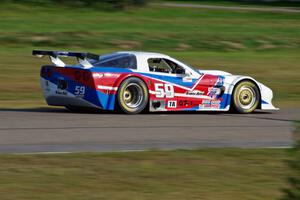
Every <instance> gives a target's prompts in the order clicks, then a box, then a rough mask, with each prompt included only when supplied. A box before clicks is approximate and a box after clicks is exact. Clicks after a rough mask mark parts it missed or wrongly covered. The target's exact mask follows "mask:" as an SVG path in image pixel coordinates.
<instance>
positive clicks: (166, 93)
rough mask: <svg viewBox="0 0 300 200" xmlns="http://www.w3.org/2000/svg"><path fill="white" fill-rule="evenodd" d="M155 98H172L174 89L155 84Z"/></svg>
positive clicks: (165, 85)
mask: <svg viewBox="0 0 300 200" xmlns="http://www.w3.org/2000/svg"><path fill="white" fill-rule="evenodd" d="M154 89H155V96H156V97H157V98H164V97H166V98H173V97H174V87H173V85H171V84H163V83H155V84H154Z"/></svg>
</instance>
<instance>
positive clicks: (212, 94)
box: [207, 87, 221, 98]
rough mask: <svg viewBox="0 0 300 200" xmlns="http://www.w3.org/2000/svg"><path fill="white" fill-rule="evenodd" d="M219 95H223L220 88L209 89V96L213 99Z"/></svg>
mask: <svg viewBox="0 0 300 200" xmlns="http://www.w3.org/2000/svg"><path fill="white" fill-rule="evenodd" d="M219 94H221V89H220V88H214V87H210V88H208V93H207V95H208V96H210V97H211V98H216V97H217V96H218V95H219Z"/></svg>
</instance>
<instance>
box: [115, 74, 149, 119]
mask: <svg viewBox="0 0 300 200" xmlns="http://www.w3.org/2000/svg"><path fill="white" fill-rule="evenodd" d="M148 96H149V94H148V89H147V86H146V84H145V83H144V81H142V80H141V79H139V78H136V77H131V78H128V79H126V80H124V81H123V82H122V83H121V85H120V87H119V90H118V95H117V100H118V105H119V107H120V108H121V110H122V111H124V112H125V113H128V114H138V113H140V112H142V111H143V110H144V109H145V108H146V106H147V104H148Z"/></svg>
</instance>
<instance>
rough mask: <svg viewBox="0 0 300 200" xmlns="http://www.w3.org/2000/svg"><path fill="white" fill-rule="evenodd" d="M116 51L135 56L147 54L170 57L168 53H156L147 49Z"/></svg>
mask: <svg viewBox="0 0 300 200" xmlns="http://www.w3.org/2000/svg"><path fill="white" fill-rule="evenodd" d="M115 53H128V54H133V55H135V56H146V57H169V56H168V55H165V54H161V53H155V52H146V51H118V52H115Z"/></svg>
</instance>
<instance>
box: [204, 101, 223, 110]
mask: <svg viewBox="0 0 300 200" xmlns="http://www.w3.org/2000/svg"><path fill="white" fill-rule="evenodd" d="M220 105H221V101H219V100H203V101H202V104H199V109H219V108H220Z"/></svg>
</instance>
